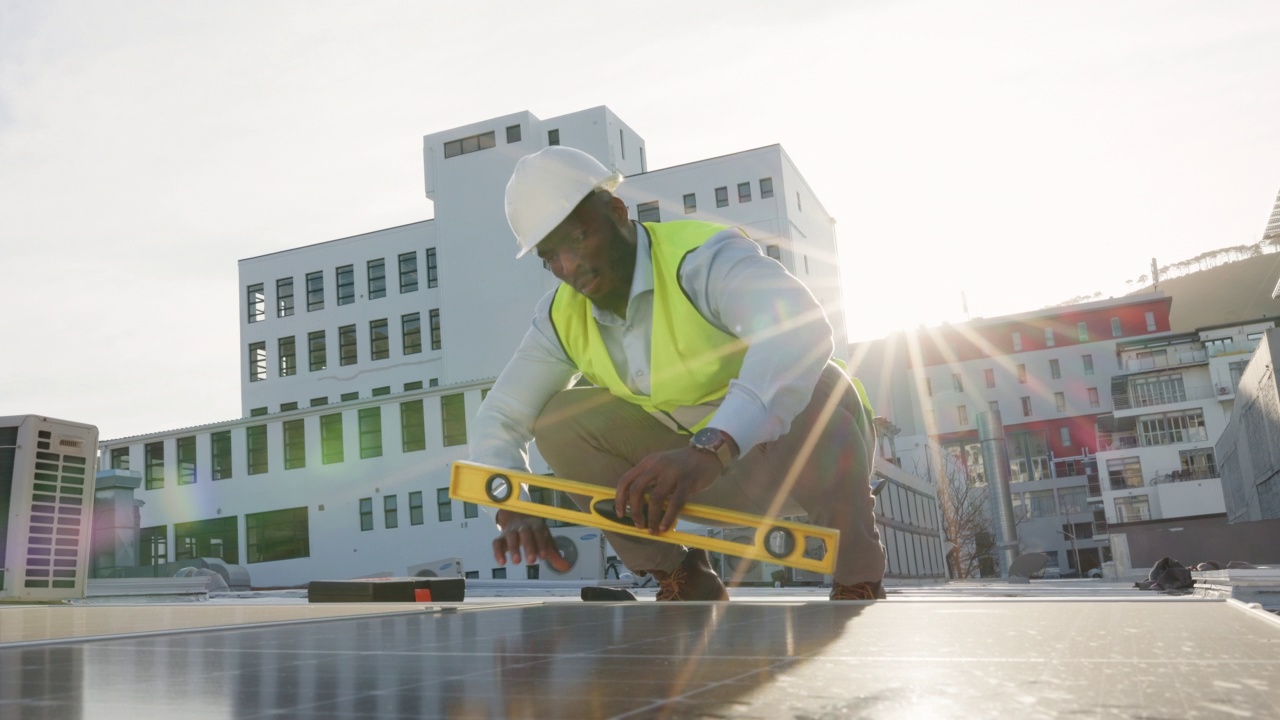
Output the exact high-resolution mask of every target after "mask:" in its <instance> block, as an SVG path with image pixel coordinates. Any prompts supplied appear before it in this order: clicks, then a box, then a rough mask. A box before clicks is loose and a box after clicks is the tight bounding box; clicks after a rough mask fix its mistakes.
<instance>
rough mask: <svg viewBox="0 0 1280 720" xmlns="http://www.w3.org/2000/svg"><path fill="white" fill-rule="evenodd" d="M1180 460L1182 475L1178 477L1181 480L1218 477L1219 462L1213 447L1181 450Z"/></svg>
mask: <svg viewBox="0 0 1280 720" xmlns="http://www.w3.org/2000/svg"><path fill="white" fill-rule="evenodd" d="M1178 460H1179V462H1180V463H1181V465H1182V470H1181V471H1180V475H1178V477H1177V479H1179V480H1207V479H1209V478H1216V477H1218V464H1217V462H1216V461H1215V460H1214V457H1213V448H1197V449H1195V450H1180V451H1178ZM1175 472H1178V471H1175Z"/></svg>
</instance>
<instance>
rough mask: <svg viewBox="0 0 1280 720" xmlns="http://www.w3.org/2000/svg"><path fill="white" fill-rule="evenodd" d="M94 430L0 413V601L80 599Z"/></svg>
mask: <svg viewBox="0 0 1280 720" xmlns="http://www.w3.org/2000/svg"><path fill="white" fill-rule="evenodd" d="M97 450H98V429H97V428H96V427H94V426H92V425H84V424H81V423H73V422H67V421H65V420H54V419H52V418H46V417H40V416H38V415H15V416H10V417H0V561H3V563H4V566H3V567H2V568H0V601H8V602H56V601H60V600H68V599H72V598H83V597H84V591H85V582H86V581H87V579H88V576H89V565H90V558H89V536H90V535H91V534H92V529H93V492H94V476H95V467H96V465H97V463H96V458H97Z"/></svg>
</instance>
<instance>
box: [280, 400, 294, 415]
mask: <svg viewBox="0 0 1280 720" xmlns="http://www.w3.org/2000/svg"><path fill="white" fill-rule="evenodd" d="M297 409H298V402H297V401H296V400H295V401H293V402H286V403H280V412H290V411H293V410H297Z"/></svg>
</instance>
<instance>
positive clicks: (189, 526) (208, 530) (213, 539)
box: [173, 515, 240, 565]
mask: <svg viewBox="0 0 1280 720" xmlns="http://www.w3.org/2000/svg"><path fill="white" fill-rule="evenodd" d="M173 544H174V546H175V547H174V558H173V559H174V560H194V559H196V558H209V557H211V558H218V559H219V560H222V561H223V562H225V563H228V564H231V565H239V564H240V530H239V523H238V522H237V521H236V517H235V516H234V515H233V516H231V517H224V518H215V519H213V520H197V521H196V522H189V523H177V524H175V525H174V526H173Z"/></svg>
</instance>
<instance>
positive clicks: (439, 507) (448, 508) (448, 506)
mask: <svg viewBox="0 0 1280 720" xmlns="http://www.w3.org/2000/svg"><path fill="white" fill-rule="evenodd" d="M436 517H437V518H438V519H439V520H440V522H449V521H450V520H453V501H452V500H450V498H449V488H440V489H438V490H436Z"/></svg>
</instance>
